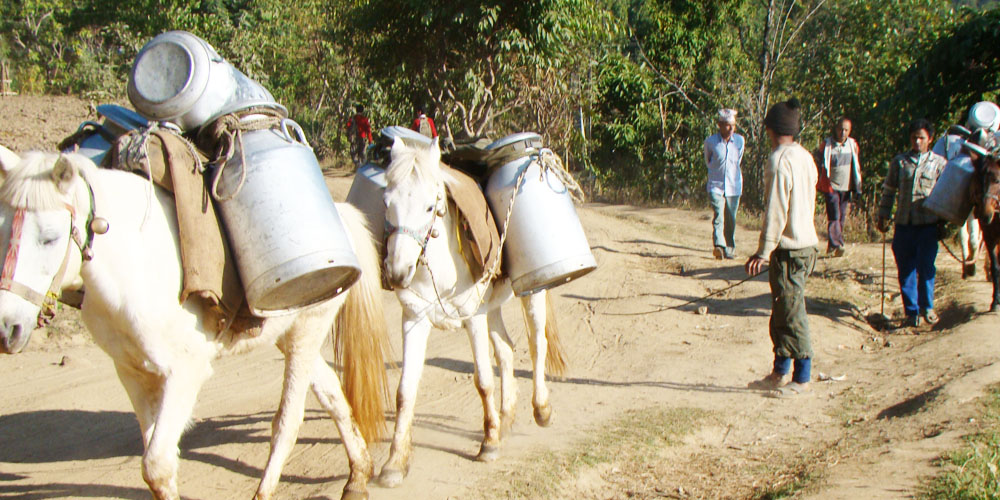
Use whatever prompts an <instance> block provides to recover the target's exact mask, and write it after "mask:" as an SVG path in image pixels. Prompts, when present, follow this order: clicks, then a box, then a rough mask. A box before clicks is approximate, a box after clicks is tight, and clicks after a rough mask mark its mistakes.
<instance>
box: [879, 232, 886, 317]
mask: <svg viewBox="0 0 1000 500" xmlns="http://www.w3.org/2000/svg"><path fill="white" fill-rule="evenodd" d="M879 302H881V303H882V305H881V306H879V314H880V315H881V319H882V320H885V232H884V231H883V232H882V295H881V296H880V297H879Z"/></svg>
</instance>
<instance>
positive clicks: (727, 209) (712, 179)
mask: <svg viewBox="0 0 1000 500" xmlns="http://www.w3.org/2000/svg"><path fill="white" fill-rule="evenodd" d="M717 123H718V125H719V133H717V134H714V135H712V136H711V137H709V138H708V139H705V164H706V165H707V166H708V186H707V187H708V198H709V201H710V203H711V204H712V212H713V213H714V215H713V217H712V244H713V246H714V248H713V249H712V255H714V256H715V258H716V259H722V258H723V257H725V258H727V259H732V258H734V257H735V256H736V240H735V232H736V211H737V210H738V209H739V208H740V195H742V194H743V173H742V172H740V162H741V161H742V160H743V146H744V140H743V136H742V135H740V134H737V133H736V111H735V110H732V109H720V110H719V115H718V120H717Z"/></svg>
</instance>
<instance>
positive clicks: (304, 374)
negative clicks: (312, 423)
mask: <svg viewBox="0 0 1000 500" xmlns="http://www.w3.org/2000/svg"><path fill="white" fill-rule="evenodd" d="M311 319H328V320H329V319H332V318H331V317H329V316H328V317H326V318H323V316H318V317H314V318H310V320H307V319H305V318H303V317H300V318H298V319H297V320H296V322H295V324H294V325H293V326H292V329H291V330H290V331H288V332H287V333H285V335H284V336H282V337H281V338H280V339H279V340H278V342H277V346H278V349H280V350H281V352H282V353H283V354H284V355H285V373H284V384H283V386H282V389H281V403H279V404H278V411H276V412H275V414H274V419H273V420H272V421H271V451H270V453H269V454H268V457H267V467H266V468H265V469H264V475H263V476H261V478H260V484H259V485H258V486H257V494H256V495H254V499H255V500H268V499H270V498H271V496H272V495H273V494H274V490H275V488H277V487H278V482H279V481H280V480H281V469H282V468H284V466H285V461H286V460H287V459H288V455H289V454H290V453H291V451H292V447H293V446H294V445H295V440H296V438H297V437H298V435H299V426H301V425H302V419H303V417H304V416H305V407H306V393H307V392H308V389H309V385H310V384H309V382H310V379H311V377H310V376H311V372H312V369H313V366H314V362H315V360H316V358H317V357H318V356H319V351H320V347H321V346H322V345H323V340H324V339H325V338H326V333H327V332H329V331H330V328H331V325H332V322H330V321H327V322H326V323H323V322H322V321H311Z"/></svg>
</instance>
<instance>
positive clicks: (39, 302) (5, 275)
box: [0, 175, 108, 327]
mask: <svg viewBox="0 0 1000 500" xmlns="http://www.w3.org/2000/svg"><path fill="white" fill-rule="evenodd" d="M80 178H81V179H83V182H84V184H86V186H87V191H88V192H89V194H90V212H89V213H88V214H87V224H86V228H87V236H86V238H84V237H83V236H81V234H80V230H79V228H78V227H77V226H76V224H75V222H76V209H75V208H74V207H73V206H72V205H70V204H68V203H66V204H64V207H65V208H66V210H67V211H69V215H70V222H69V227H70V230H69V235H70V240H72V242H73V243H76V246H77V248H79V249H80V257H81V259H82V260H83V261H89V260H91V259H93V258H94V251H93V249H92V248H91V247H92V246H93V243H94V235H95V233H96V234H104V233H106V232H107V230H108V227H107V221H106V220H104V219H102V218H99V217H98V218H95V217H94V189H93V188H92V187H91V186H90V183H89V182H87V180H86V179H85V178H84V177H83V176H82V175H81V176H80ZM27 212H28V210H26V209H24V208H18V209H16V210H15V211H14V219H13V221H11V234H10V245H9V247H8V248H7V256H6V258H5V259H4V261H3V269H2V270H0V290H7V291H9V292H11V293H13V294H15V295H17V296H19V297H21V298H23V299H25V300H27V301H28V302H30V303H32V304H34V305H36V306H38V307H39V312H38V321H37V325H38V326H39V327H43V326H45V325H47V324H49V322H51V321H52V318H54V317H55V315H56V302H58V301H59V292H60V291H61V289H62V284H63V278H65V275H66V269H67V268H69V261H70V255H71V254H72V250H73V245H71V244H69V243H67V244H66V255H65V256H64V257H63V260H62V264H60V265H59V270H58V271H56V274H55V277H53V278H52V284H51V285H50V286H49V289H48V290H47V291H46V292H45V294H44V295H43V294H41V293H38V292H37V291H35V290H34V289H33V288H31V287H29V286H27V285H25V284H23V283H19V282H17V281H14V271H15V269H17V256H18V252H19V250H20V247H21V231H22V230H23V228H24V214H25V213H27ZM95 226H96V229H95Z"/></svg>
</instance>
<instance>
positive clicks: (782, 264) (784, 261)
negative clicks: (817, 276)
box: [768, 247, 818, 359]
mask: <svg viewBox="0 0 1000 500" xmlns="http://www.w3.org/2000/svg"><path fill="white" fill-rule="evenodd" d="M817 253H818V252H817V250H816V247H809V248H803V249H801V250H782V249H780V248H779V249H778V250H775V251H773V252H771V258H770V263H769V267H768V281H770V283H771V322H770V332H771V343H772V344H773V345H774V354H775V355H777V356H782V357H785V358H792V359H805V358H812V357H813V350H812V342H811V341H810V339H809V317H808V316H807V315H806V278H807V277H808V276H809V273H811V272H812V271H813V268H815V267H816V254H817Z"/></svg>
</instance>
